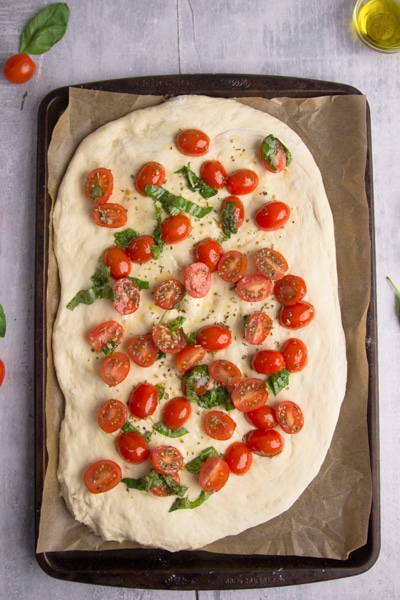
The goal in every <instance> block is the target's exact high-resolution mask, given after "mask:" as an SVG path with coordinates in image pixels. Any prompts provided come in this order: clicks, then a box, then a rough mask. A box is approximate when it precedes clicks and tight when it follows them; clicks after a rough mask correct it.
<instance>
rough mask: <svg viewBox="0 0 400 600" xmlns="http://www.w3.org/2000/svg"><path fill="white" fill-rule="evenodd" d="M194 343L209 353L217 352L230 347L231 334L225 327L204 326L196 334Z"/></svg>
mask: <svg viewBox="0 0 400 600" xmlns="http://www.w3.org/2000/svg"><path fill="white" fill-rule="evenodd" d="M196 343H197V344H199V345H200V346H202V347H203V348H204V349H205V350H208V351H209V352H217V351H218V350H224V349H225V348H228V346H230V345H231V343H232V333H231V330H230V329H229V327H227V326H226V325H218V324H217V325H205V326H204V327H201V329H199V331H198V332H197V336H196Z"/></svg>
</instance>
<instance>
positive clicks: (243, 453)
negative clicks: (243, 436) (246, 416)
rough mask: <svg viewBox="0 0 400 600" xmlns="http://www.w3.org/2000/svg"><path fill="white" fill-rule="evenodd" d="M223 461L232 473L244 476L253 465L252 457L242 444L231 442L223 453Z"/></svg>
mask: <svg viewBox="0 0 400 600" xmlns="http://www.w3.org/2000/svg"><path fill="white" fill-rule="evenodd" d="M225 460H226V462H227V463H228V465H229V468H230V470H231V471H232V473H235V475H244V474H245V473H247V472H248V470H249V469H250V467H251V465H252V464H253V455H252V453H251V450H250V449H249V448H248V447H247V446H246V444H244V443H243V442H233V444H231V445H230V446H229V448H227V450H226V452H225Z"/></svg>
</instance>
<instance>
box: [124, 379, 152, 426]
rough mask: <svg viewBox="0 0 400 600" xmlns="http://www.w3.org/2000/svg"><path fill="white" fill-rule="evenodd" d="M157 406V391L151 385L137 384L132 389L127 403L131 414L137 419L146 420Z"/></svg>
mask: <svg viewBox="0 0 400 600" xmlns="http://www.w3.org/2000/svg"><path fill="white" fill-rule="evenodd" d="M157 406H158V390H157V388H156V386H155V385H153V384H152V383H147V382H143V383H139V385H137V386H136V387H135V388H133V390H132V392H131V394H130V396H129V401H128V407H129V410H130V412H131V414H132V415H133V416H134V417H138V419H147V417H149V416H150V415H152V414H154V412H155V410H156V408H157Z"/></svg>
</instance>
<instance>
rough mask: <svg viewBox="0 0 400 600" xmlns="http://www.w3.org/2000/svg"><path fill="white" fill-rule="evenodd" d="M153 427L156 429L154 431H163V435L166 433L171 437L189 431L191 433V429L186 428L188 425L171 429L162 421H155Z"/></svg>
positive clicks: (180, 435) (176, 436) (179, 435)
mask: <svg viewBox="0 0 400 600" xmlns="http://www.w3.org/2000/svg"><path fill="white" fill-rule="evenodd" d="M153 429H154V431H157V432H158V433H161V435H165V436H166V437H170V438H178V437H182V436H183V435H186V434H187V433H189V431H188V430H187V429H186V427H178V429H170V428H169V427H167V426H166V425H165V424H164V423H163V422H162V421H159V422H158V423H155V424H154V425H153Z"/></svg>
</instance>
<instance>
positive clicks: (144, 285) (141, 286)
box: [127, 277, 150, 290]
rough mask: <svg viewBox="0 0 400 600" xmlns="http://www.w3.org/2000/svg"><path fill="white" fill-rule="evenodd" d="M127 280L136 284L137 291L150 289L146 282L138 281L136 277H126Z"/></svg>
mask: <svg viewBox="0 0 400 600" xmlns="http://www.w3.org/2000/svg"><path fill="white" fill-rule="evenodd" d="M127 279H130V280H131V281H133V283H136V285H137V286H138V288H139V290H148V289H150V284H149V282H148V281H144V280H143V279H138V277H128V278H127Z"/></svg>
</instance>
